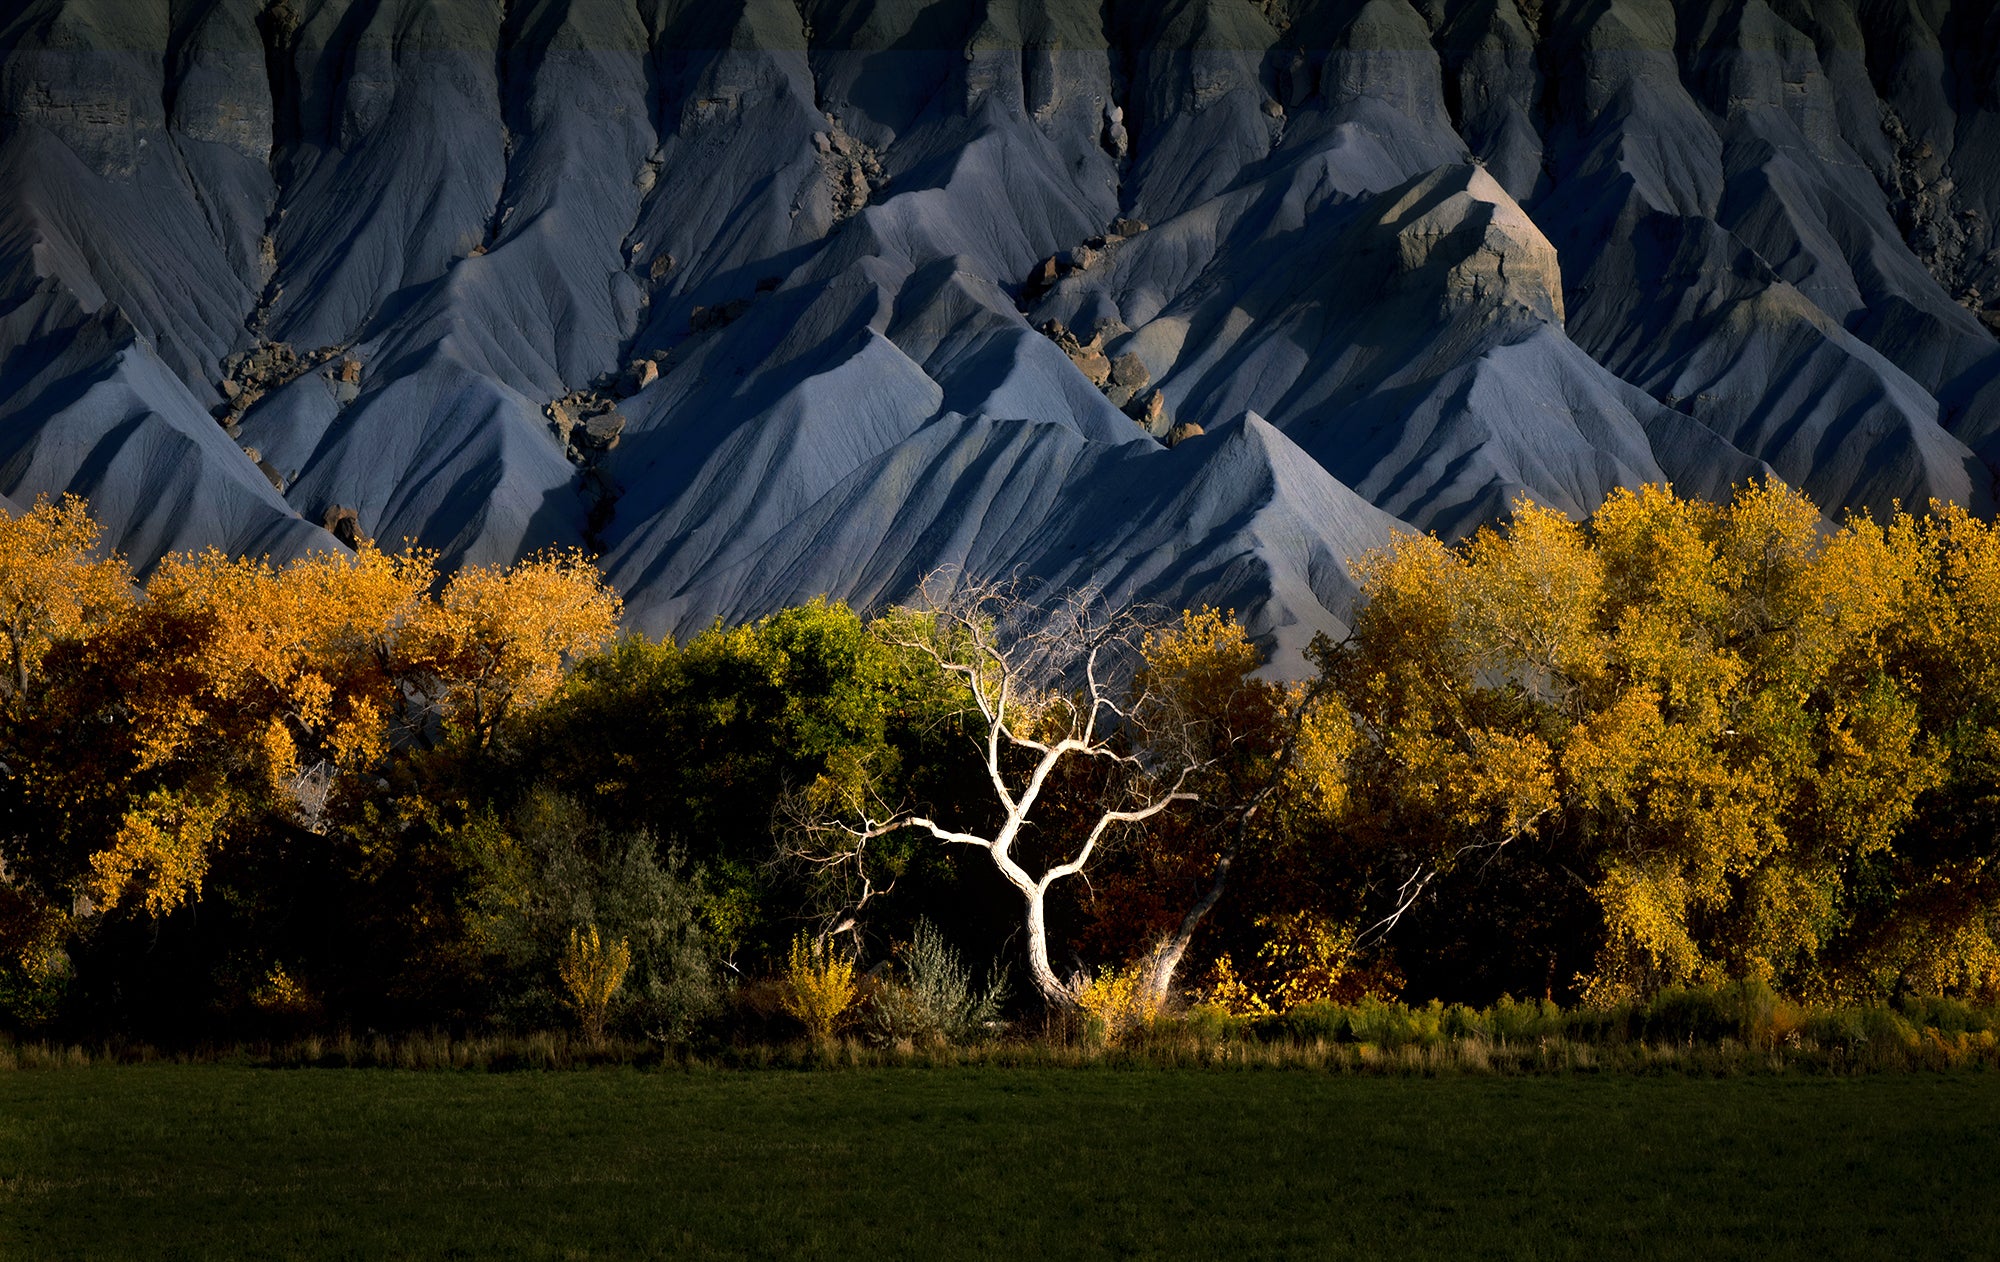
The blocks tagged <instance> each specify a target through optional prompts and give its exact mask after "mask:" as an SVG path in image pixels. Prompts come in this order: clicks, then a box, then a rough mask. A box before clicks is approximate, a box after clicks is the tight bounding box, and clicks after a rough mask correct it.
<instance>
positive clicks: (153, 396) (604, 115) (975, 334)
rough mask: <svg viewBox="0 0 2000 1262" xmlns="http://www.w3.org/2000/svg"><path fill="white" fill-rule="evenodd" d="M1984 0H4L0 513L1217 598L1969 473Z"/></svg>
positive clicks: (672, 605) (1990, 109) (1981, 221)
mask: <svg viewBox="0 0 2000 1262" xmlns="http://www.w3.org/2000/svg"><path fill="white" fill-rule="evenodd" d="M1996 14H2000V10H1996V9H1995V8H1994V7H1993V6H1991V5H1989V4H1987V3H1984V0H1979V2H1973V0H1750V2H1749V3H1737V2H1735V0H1365V2H1363V0H931V2H926V0H16V2H15V3H14V4H12V5H10V6H8V8H7V11H6V15H5V16H0V494H4V496H5V497H7V499H8V500H9V501H11V502H12V503H15V504H20V503H25V502H27V501H29V500H31V499H32V498H33V497H34V496H36V495H39V494H43V493H60V492H64V491H75V492H78V493H80V494H83V495H85V496H88V497H89V498H90V500H91V503H92V506H93V508H94V510H95V511H96V512H97V513H98V515H99V516H100V517H101V518H102V519H103V520H104V521H105V522H106V524H107V526H108V527H109V533H110V535H111V537H112V539H113V541H114V542H115V543H116V545H117V546H118V547H120V548H122V549H124V550H126V551H128V552H129V553H131V554H132V555H133V557H134V559H135V560H136V561H138V562H139V563H140V564H142V565H144V564H147V563H150V562H151V561H153V560H154V559H156V558H158V557H159V556H161V555H163V554H165V553H166V552H168V551H172V550H176V549H185V548H193V547H201V546H206V545H209V544H215V545H219V546H221V547H224V548H227V549H231V550H234V551H239V552H248V553H270V554H273V555H274V556H280V557H283V556H290V555H296V554H298V553H301V552H303V551H307V550H312V549H320V548H338V547H340V546H342V544H341V543H340V542H338V541H337V540H336V538H335V536H334V535H333V534H332V533H330V531H329V529H328V527H329V526H331V525H332V524H333V523H334V522H335V521H336V520H337V519H338V518H339V517H340V516H341V515H342V510H352V512H353V513H354V514H355V516H356V518H357V519H358V525H359V527H360V530H361V532H362V533H364V534H367V535H372V536H374V537H376V538H378V539H382V540H386V541H397V540H402V539H406V538H407V539H414V540H416V541H418V542H420V543H422V544H424V545H427V546H431V547H435V548H438V549H440V550H442V551H443V553H444V554H445V559H446V561H447V563H463V562H485V561H493V560H501V559H511V558H513V557H517V556H519V555H522V554H524V553H526V552H529V551H532V550H534V549H537V548H540V547H544V546H548V545H582V546H587V547H589V548H591V549H593V550H595V551H598V552H601V554H602V557H603V563H604V565H605V566H606V568H607V570H608V571H609V573H610V575H611V577H612V579H613V580H614V581H615V582H616V583H617V584H618V586H619V587H620V588H621V589H622V590H623V591H624V592H625V594H626V595H627V598H628V601H629V605H630V610H631V617H632V620H633V621H634V623H635V624H636V625H638V626H640V627H643V628H644V629H647V630H649V631H652V632H655V633H665V632H679V633H685V632H687V631H689V630H692V629H696V628H699V627H701V626H703V625H706V624H707V623H709V622H711V621H712V620H714V619H715V618H718V617H721V618H724V619H729V620H736V619H741V618H747V617H751V616H755V615H757V614H760V613H763V612H767V611H769V610H771V609H773V608H776V607H778V606H780V605H783V604H786V603H790V602H795V601H798V600H801V599H805V598H808V597H811V596H813V595H817V594H820V593H830V594H832V595H834V596H838V597H843V598H847V599H850V600H853V601H856V602H858V603H861V604H864V605H866V604H878V603H881V602H885V601H889V600H894V599H897V598H899V597H902V596H905V595H907V594H909V593H910V592H911V591H912V590H913V589H914V588H915V586H916V584H917V583H918V581H919V580H920V579H921V578H922V577H923V576H924V575H925V574H927V573H928V572H930V571H932V570H934V569H937V568H939V567H944V566H954V567H961V568H963V569H965V570H967V571H969V572H972V573H975V574H980V575H986V576H998V575H1017V576H1023V577H1029V578H1033V579H1037V580H1041V581H1045V582H1047V583H1050V584H1054V585H1057V586H1074V585H1080V584H1086V583H1094V584H1098V585H1101V586H1103V587H1105V588H1107V589H1108V590H1109V591H1110V592H1111V593H1112V594H1113V595H1114V596H1116V597H1119V598H1126V597H1130V598H1133V599H1145V600H1150V601H1156V602H1160V603H1164V604H1168V605H1172V606H1186V605H1195V604H1200V603H1209V604H1214V605H1217V606H1221V607H1229V608H1234V609H1237V610H1238V611H1240V612H1242V613H1243V614H1244V616H1245V617H1246V618H1247V619H1248V620H1249V621H1250V623H1251V624H1252V626H1253V627H1254V629H1255V630H1256V631H1257V632H1258V634H1259V635H1260V636H1262V637H1263V639H1264V640H1265V642H1266V643H1267V644H1269V645H1271V646H1272V647H1273V648H1274V649H1275V650H1276V651H1277V652H1278V654H1279V657H1280V659H1282V660H1281V664H1280V668H1281V669H1283V668H1284V665H1283V663H1285V662H1296V661H1297V657H1296V652H1295V650H1296V649H1297V648H1298V647H1299V646H1300V645H1302V644H1303V643H1304V642H1305V641H1306V640H1307V639H1308V638H1309V637H1310V636H1311V634H1312V633H1313V632H1315V631H1318V630H1338V629H1339V628H1340V627H1341V625H1342V624H1343V622H1344V620H1345V619H1346V618H1347V617H1348V616H1349V615H1350V614H1351V612H1352V609H1353V604H1354V600H1355V598H1356V593H1355V590H1354V587H1353V584H1352V581H1351V579H1350V577H1349V574H1348V570H1347V566H1346V562H1347V560H1348V559H1349V558H1351V557H1355V556H1358V555H1360V554H1361V553H1363V552H1365V551H1367V550H1368V549H1369V548H1371V547H1374V546H1377V545H1379V544H1380V543H1381V542H1382V541H1383V540H1385V539H1386V538H1387V537H1388V536H1389V534H1390V532H1392V531H1394V530H1396V529H1399V528H1405V527H1409V528H1416V529H1419V530H1435V531H1438V532H1440V533H1441V534H1445V535H1447V536H1450V535H1456V534H1462V533H1464V532H1466V531H1469V530H1472V529H1474V528H1476V527H1477V526H1478V525H1479V524H1481V523H1482V522H1486V521H1490V520H1493V519H1494V518H1496V517H1498V516H1501V515H1503V514H1504V513H1505V512H1506V511H1507V509H1508V507H1509V505H1510V504H1511V503H1512V502H1513V501H1514V500H1515V499H1516V498H1517V497H1519V496H1523V495H1526V496H1531V497H1533V498H1534V499H1536V500H1538V501H1541V502H1544V503H1550V504H1554V505H1557V506H1559V507H1561V508H1563V509H1565V510H1568V511H1571V512H1573V513H1579V514H1581V513H1584V512H1587V511H1588V510H1589V509H1590V508H1591V507H1592V506H1593V505H1595V504H1596V503H1597V501H1598V500H1599V499H1600V498H1601V497H1602V496H1603V495H1604V494H1605V493H1606V492H1607V491H1609V490H1610V489H1611V488H1613V487H1615V486H1619V485H1627V486H1631V485H1637V484H1640V483H1645V482H1671V483H1673V484H1674V485H1675V486H1677V487H1678V488H1680V489H1681V490H1683V491H1691V492H1698V493H1701V494H1705V495H1712V496H1721V495H1726V494H1727V493H1728V492H1729V489H1730V488H1731V487H1732V486H1733V485H1735V484H1737V483H1740V482H1742V481H1743V480H1744V479H1746V478H1750V477H1753V476H1758V475H1760V474H1764V473H1774V474H1775V475H1776V476H1778V477H1781V478H1783V479H1785V480H1786V481H1788V482H1791V483H1792V484H1794V485H1797V486H1800V487H1802V488H1804V489H1805V490H1807V491H1808V492H1810V493H1811V494H1812V495H1814V496H1815V498H1817V499H1818V500H1819V501H1820V502H1821V503H1822V504H1823V505H1825V506H1827V507H1828V508H1829V509H1831V510H1837V509H1840V508H1868V509H1874V510H1877V511H1880V510H1882V509H1885V508H1887V507H1888V506H1889V505H1891V504H1892V503H1895V502H1898V501H1900V502H1901V503H1903V504H1908V505H1921V504H1924V503H1926V502H1928V501H1930V500H1932V499H1939V500H1951V501H1956V502H1959V503H1963V504H1968V505H1970V506H1972V507H1973V508H1974V509H1975V510H1977V511H1981V512H1986V511H1990V509H1991V507H1992V499H1993V493H1994V490H1993V486H1994V469H1995V465H1996V462H2000V342H1996V340H1995V333H1994V331H1995V329H1996V328H2000V236H1996V227H1995V216H1996V215H1997V214H2000V16H1996Z"/></svg>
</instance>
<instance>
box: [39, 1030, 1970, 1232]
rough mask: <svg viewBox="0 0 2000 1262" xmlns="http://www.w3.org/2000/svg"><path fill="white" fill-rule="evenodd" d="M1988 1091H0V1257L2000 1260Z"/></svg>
mask: <svg viewBox="0 0 2000 1262" xmlns="http://www.w3.org/2000/svg"><path fill="white" fill-rule="evenodd" d="M1996 1156H2000V1075H1993V1074H1990V1073H1965V1074H1959V1075H1945V1076H1938V1075H1927V1074H1908V1075H1885V1076H1879V1077H1866V1078H1854V1079H1805V1078H1786V1077H1765V1078H1739V1079H1726V1080H1705V1079H1698V1078H1689V1077H1677V1076H1668V1077H1657V1078H1649V1077H1630V1076H1601V1077H1543V1078H1523V1079H1506V1078H1477V1077H1460V1078H1441V1079H1424V1078H1347V1077H1331V1076H1322V1075H1317V1074H1312V1073H1308V1072H1301V1071H1292V1072H1248V1071H1243V1072H1202V1071H1184V1072H1169V1073H1160V1072H1141V1071H1117V1070H1103V1069H1098V1070H1067V1071H1066V1070H1027V1069H952V1070H880V1071H876V1070H854V1071H844V1072H843V1071H835V1072H818V1073H785V1072H759V1073H722V1072H693V1073H683V1072H671V1071H670V1072H637V1071H629V1070H606V1071H597V1072H576V1073H560V1074H542V1073H519V1074H476V1073H470V1074H468V1073H449V1072H431V1073H403V1072H396V1071H364V1070H298V1071H278V1070H262V1069H235V1068H221V1067H192V1068H189V1067H154V1066H140V1067H124V1068H109V1067H107V1068H93V1069H84V1070H70V1071H53V1072H16V1073H9V1074H0V1233H4V1234H0V1257H6V1258H10V1259H11V1258H67V1257H92V1258H143V1257H179V1258H202V1259H210V1258H227V1257H257V1258H265V1257H355V1258H378V1257H466V1258H486V1257H532V1258H622V1257H689V1256H694V1257H704V1256H721V1257H765V1256H771V1255H779V1256H808V1257H864V1258H878V1257H879V1258H935V1257H1000V1258H1004V1259H1009V1260H1010V1262H1031V1260H1033V1259H1040V1258H1069V1257H1093V1256H1119V1257H1146V1256H1191V1257H1243V1256H1253V1257H1276V1256H1314V1257H1324V1256H1359V1257H1377V1256H1395V1255H1415V1256H1431V1255H1442V1256H1467V1255H1471V1256H1510V1257H1575V1258H1602V1257H1611V1256H1630V1255H1642V1256H1648V1257H1660V1256H1671V1257H1718V1256H1725V1257H1737V1256H1741V1257H1760V1258H1764V1257H1829V1256H1831V1257H1887V1256H1924V1257H1990V1256H1993V1254H1994V1251H1995V1250H1996V1249H2000V1163H1996Z"/></svg>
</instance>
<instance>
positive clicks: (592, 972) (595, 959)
mask: <svg viewBox="0 0 2000 1262" xmlns="http://www.w3.org/2000/svg"><path fill="white" fill-rule="evenodd" d="M631 967H632V948H631V947H630V946H628V945H627V944H626V942H625V939H623V938H615V939H613V940H612V941H610V942H606V941H604V939H603V938H602V937H601V936H600V935H599V934H598V932H597V926H596V925H592V926H590V932H589V933H587V934H586V933H580V932H578V931H577V930H575V929H571V930H570V931H569V946H568V948H567V949H566V950H564V952H563V957H562V964H561V965H560V966H559V968H558V973H559V975H560V976H561V977H562V983H563V988H564V990H565V991H567V992H568V998H569V1004H570V1008H571V1010H572V1011H574V1012H575V1013H576V1019H577V1022H578V1023H579V1024H580V1025H582V1026H583V1036H584V1037H585V1038H587V1039H589V1040H590V1041H591V1043H592V1044H597V1043H602V1042H603V1041H604V1019H605V1017H606V1016H607V1015H608V1014H609V1013H610V1011H611V1000H612V999H613V998H614V997H615V996H616V995H617V994H618V988H619V987H620V986H622V985H624V983H625V973H626V970H628V969H629V968H631Z"/></svg>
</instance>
